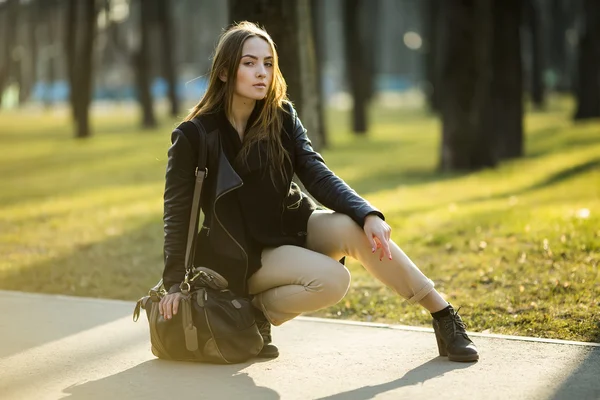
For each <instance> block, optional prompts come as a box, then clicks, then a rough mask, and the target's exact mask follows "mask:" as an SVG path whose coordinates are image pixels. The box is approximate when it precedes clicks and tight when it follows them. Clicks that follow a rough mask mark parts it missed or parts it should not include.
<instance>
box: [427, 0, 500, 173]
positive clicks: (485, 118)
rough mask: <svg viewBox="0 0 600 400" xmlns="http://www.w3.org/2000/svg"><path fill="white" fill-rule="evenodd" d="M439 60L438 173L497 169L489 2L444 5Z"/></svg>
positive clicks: (455, 0) (449, 0)
mask: <svg viewBox="0 0 600 400" xmlns="http://www.w3.org/2000/svg"><path fill="white" fill-rule="evenodd" d="M440 12H441V13H442V15H444V23H443V28H442V29H443V30H442V31H441V32H440V40H441V41H443V43H442V44H441V45H442V49H443V52H442V54H441V59H440V67H441V79H440V86H442V87H441V91H440V97H439V100H440V111H441V115H442V149H441V160H440V169H442V170H474V169H478V168H482V167H491V166H494V165H496V162H497V159H496V153H495V150H494V145H495V138H494V137H493V134H494V132H493V131H492V130H490V129H489V125H490V118H489V114H490V104H489V101H490V88H491V78H492V77H491V45H492V37H493V31H492V23H493V19H492V2H491V0H444V1H443V2H441V9H440Z"/></svg>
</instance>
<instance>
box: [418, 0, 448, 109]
mask: <svg viewBox="0 0 600 400" xmlns="http://www.w3.org/2000/svg"><path fill="white" fill-rule="evenodd" d="M441 1H443V0H425V1H422V2H421V3H420V4H421V7H422V15H423V25H424V29H423V31H424V35H423V36H424V37H425V46H424V51H423V53H424V56H425V60H424V63H425V81H426V85H427V86H426V90H425V94H426V96H427V97H426V98H427V104H428V105H429V108H430V109H431V110H433V111H439V85H438V80H439V77H438V73H439V72H438V68H437V64H438V59H439V55H438V50H439V46H438V42H439V38H438V36H439V27H440V18H441V17H442V15H441V14H440V6H441V4H440V3H441Z"/></svg>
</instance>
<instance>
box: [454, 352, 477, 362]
mask: <svg viewBox="0 0 600 400" xmlns="http://www.w3.org/2000/svg"><path fill="white" fill-rule="evenodd" d="M448 360H450V361H457V362H475V361H478V360H479V354H467V355H465V356H456V355H448Z"/></svg>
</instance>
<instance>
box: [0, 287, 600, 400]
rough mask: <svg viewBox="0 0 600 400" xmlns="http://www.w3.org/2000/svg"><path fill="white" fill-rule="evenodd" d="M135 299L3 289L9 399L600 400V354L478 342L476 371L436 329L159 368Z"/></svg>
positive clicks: (286, 334)
mask: <svg viewBox="0 0 600 400" xmlns="http://www.w3.org/2000/svg"><path fill="white" fill-rule="evenodd" d="M133 306H134V304H133V303H131V302H123V301H112V300H96V299H83V298H75V297H63V296H46V295H36V294H23V293H15V292H2V291H0V309H1V310H3V318H1V319H0V399H6V400H8V399H35V400H39V399H61V398H69V399H114V400H118V399H119V400H120V399H144V400H149V399H173V400H175V399H236V400H240V399H244V400H246V399H261V400H270V399H350V400H362V399H372V398H376V399H404V398H407V399H578V400H579V399H600V347H594V346H583V345H573V344H559V343H542V342H534V341H521V340H508V339H506V338H497V337H496V338H490V337H482V336H477V337H475V338H474V340H475V342H476V344H477V345H478V347H479V350H480V353H481V360H480V361H479V362H478V363H474V364H462V363H453V362H449V361H448V360H447V359H446V358H442V357H437V352H436V351H437V349H436V345H435V338H434V335H433V333H432V331H431V330H427V329H412V330H407V329H402V328H399V327H393V329H384V328H378V327H373V326H364V325H361V324H340V323H332V322H326V321H323V320H317V319H297V320H294V321H292V322H290V323H287V324H284V325H283V326H281V327H277V328H274V331H273V335H274V340H275V343H276V344H277V345H278V346H279V347H280V351H281V356H280V357H279V358H278V359H275V360H269V361H256V362H253V363H246V364H239V365H223V366H222V365H203V364H194V363H181V362H169V361H162V360H157V359H155V358H154V356H153V355H152V353H151V352H150V350H149V336H148V327H147V322H146V319H145V316H144V315H142V316H141V317H140V321H139V322H137V323H133V322H132V320H131V314H132V310H133Z"/></svg>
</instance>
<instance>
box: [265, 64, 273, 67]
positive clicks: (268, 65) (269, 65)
mask: <svg viewBox="0 0 600 400" xmlns="http://www.w3.org/2000/svg"><path fill="white" fill-rule="evenodd" d="M265 65H266V66H267V67H269V68H270V67H272V66H273V63H265Z"/></svg>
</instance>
